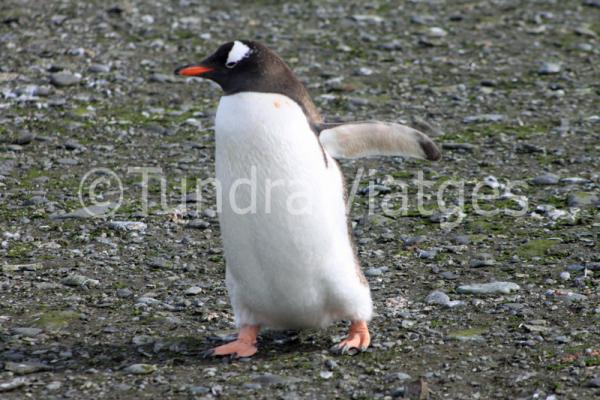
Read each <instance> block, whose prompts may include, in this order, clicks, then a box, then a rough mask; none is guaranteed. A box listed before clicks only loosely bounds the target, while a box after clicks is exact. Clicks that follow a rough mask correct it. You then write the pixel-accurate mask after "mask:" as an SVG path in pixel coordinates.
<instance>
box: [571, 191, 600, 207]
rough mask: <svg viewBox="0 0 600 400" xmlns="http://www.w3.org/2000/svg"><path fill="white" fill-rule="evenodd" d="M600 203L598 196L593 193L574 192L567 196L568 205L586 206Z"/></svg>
mask: <svg viewBox="0 0 600 400" xmlns="http://www.w3.org/2000/svg"><path fill="white" fill-rule="evenodd" d="M598 204H600V197H598V195H597V194H595V193H588V192H576V193H571V194H569V196H568V197H567V205H568V206H569V207H588V206H592V205H598Z"/></svg>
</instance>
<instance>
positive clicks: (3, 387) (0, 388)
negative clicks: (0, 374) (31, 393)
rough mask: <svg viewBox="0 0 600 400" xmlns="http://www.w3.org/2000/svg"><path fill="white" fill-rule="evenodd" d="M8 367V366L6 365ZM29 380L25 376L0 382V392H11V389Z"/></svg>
mask: <svg viewBox="0 0 600 400" xmlns="http://www.w3.org/2000/svg"><path fill="white" fill-rule="evenodd" d="M5 368H6V366H5ZM26 383H27V380H26V379H25V378H14V379H12V380H10V381H8V382H2V383H0V393H1V392H9V391H11V390H15V389H18V388H20V387H21V386H23V385H25V384H26Z"/></svg>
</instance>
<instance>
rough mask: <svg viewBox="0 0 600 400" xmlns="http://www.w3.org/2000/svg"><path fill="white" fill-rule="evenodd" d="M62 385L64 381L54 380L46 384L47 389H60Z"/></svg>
mask: <svg viewBox="0 0 600 400" xmlns="http://www.w3.org/2000/svg"><path fill="white" fill-rule="evenodd" d="M61 387H62V383H61V382H60V381H52V382H50V383H49V384H47V385H46V389H47V390H50V391H55V390H58V389H60V388H61Z"/></svg>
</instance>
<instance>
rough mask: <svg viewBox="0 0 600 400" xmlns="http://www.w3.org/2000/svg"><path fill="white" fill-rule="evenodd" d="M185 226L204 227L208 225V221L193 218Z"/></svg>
mask: <svg viewBox="0 0 600 400" xmlns="http://www.w3.org/2000/svg"><path fill="white" fill-rule="evenodd" d="M186 226H187V227H188V228H192V229H206V228H209V227H210V223H209V222H207V221H205V220H203V219H193V220H191V221H190V222H188V223H187V225H186Z"/></svg>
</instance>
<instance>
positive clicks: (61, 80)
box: [50, 72, 81, 87]
mask: <svg viewBox="0 0 600 400" xmlns="http://www.w3.org/2000/svg"><path fill="white" fill-rule="evenodd" d="M80 81H81V76H80V75H78V74H72V73H70V72H57V73H54V74H52V75H50V83H52V84H53V85H54V86H57V87H66V86H73V85H76V84H78V83H79V82H80Z"/></svg>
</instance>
